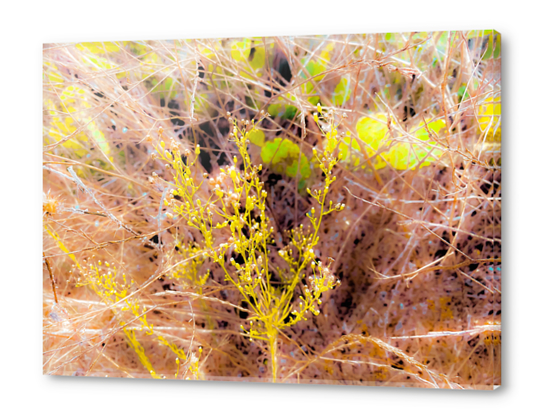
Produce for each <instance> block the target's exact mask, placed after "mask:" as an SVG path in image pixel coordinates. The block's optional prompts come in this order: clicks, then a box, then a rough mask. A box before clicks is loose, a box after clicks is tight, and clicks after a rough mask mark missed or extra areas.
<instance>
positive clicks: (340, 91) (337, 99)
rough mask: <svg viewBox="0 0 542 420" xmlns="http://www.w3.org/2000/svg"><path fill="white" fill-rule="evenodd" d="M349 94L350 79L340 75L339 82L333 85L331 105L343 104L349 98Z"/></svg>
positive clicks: (350, 91) (350, 92)
mask: <svg viewBox="0 0 542 420" xmlns="http://www.w3.org/2000/svg"><path fill="white" fill-rule="evenodd" d="M351 94H352V89H350V79H349V78H347V77H342V78H341V80H340V82H339V83H338V84H337V86H336V87H335V90H334V92H333V97H332V98H331V101H332V102H333V105H336V106H341V105H344V103H345V102H346V101H348V99H350V95H351Z"/></svg>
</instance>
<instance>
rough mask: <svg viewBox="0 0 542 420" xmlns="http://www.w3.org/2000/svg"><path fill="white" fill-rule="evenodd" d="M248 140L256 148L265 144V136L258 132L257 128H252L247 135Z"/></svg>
mask: <svg viewBox="0 0 542 420" xmlns="http://www.w3.org/2000/svg"><path fill="white" fill-rule="evenodd" d="M248 139H249V140H250V142H251V143H252V144H255V145H256V146H260V147H263V144H264V142H265V134H264V132H263V131H262V130H258V129H257V128H253V129H252V130H250V131H249V133H248Z"/></svg>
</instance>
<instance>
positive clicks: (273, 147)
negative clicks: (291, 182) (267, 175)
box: [260, 137, 311, 178]
mask: <svg viewBox="0 0 542 420" xmlns="http://www.w3.org/2000/svg"><path fill="white" fill-rule="evenodd" d="M260 156H261V158H262V161H263V162H264V163H265V164H267V165H269V166H270V167H271V168H272V169H273V170H274V171H276V172H278V173H282V174H286V175H288V176H289V177H292V178H295V177H296V176H297V174H298V173H299V174H300V175H301V177H302V178H308V177H309V176H310V173H311V170H310V164H309V160H308V159H307V156H305V154H303V153H302V152H301V150H300V149H299V146H298V145H297V144H295V143H294V142H292V141H291V140H288V139H282V138H280V137H277V138H275V139H274V140H272V141H268V142H265V144H264V146H263V147H262V150H261V153H260Z"/></svg>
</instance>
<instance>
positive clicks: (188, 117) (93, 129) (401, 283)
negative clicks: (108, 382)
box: [43, 31, 501, 389]
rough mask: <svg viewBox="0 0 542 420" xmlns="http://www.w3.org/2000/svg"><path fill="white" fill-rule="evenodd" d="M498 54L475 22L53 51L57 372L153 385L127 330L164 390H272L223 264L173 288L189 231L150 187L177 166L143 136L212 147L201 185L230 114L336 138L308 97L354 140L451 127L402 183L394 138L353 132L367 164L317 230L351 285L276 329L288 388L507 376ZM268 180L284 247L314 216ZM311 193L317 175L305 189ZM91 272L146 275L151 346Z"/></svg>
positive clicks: (296, 137)
mask: <svg viewBox="0 0 542 420" xmlns="http://www.w3.org/2000/svg"><path fill="white" fill-rule="evenodd" d="M497 41H498V42H497ZM232 48H233V50H232ZM498 49H500V39H498V38H496V33H493V32H484V31H472V32H451V33H448V32H445V33H405V34H389V35H387V34H380V35H341V36H306V37H276V38H254V39H244V40H243V39H223V40H178V41H148V42H113V43H93V44H90V43H89V44H62V45H60V44H48V45H45V46H44V50H43V54H44V79H43V89H44V92H43V95H44V96H43V98H44V103H43V105H44V106H43V109H44V113H43V126H44V153H43V163H44V257H45V258H44V266H43V270H44V271H43V273H44V277H43V278H44V282H43V293H44V294H43V322H44V326H43V331H44V337H43V340H44V341H43V352H44V354H43V371H44V373H46V374H54V375H80V376H106V375H107V376H110V377H112V376H118V377H135V378H144V377H150V376H151V374H150V373H149V371H148V369H146V368H145V367H144V366H143V364H142V362H141V358H140V357H138V354H137V352H136V351H135V350H134V349H133V348H132V347H130V346H129V345H128V343H127V339H126V334H125V333H123V325H122V324H121V322H125V323H126V324H125V328H127V329H128V330H130V331H132V333H133V334H135V335H134V336H135V337H136V339H137V341H138V342H139V343H140V344H141V346H142V349H143V350H142V351H143V352H144V353H145V355H146V356H147V357H148V359H149V360H150V362H151V363H152V366H153V368H154V370H155V373H156V374H157V375H158V376H160V377H163V378H168V379H173V378H175V377H176V378H177V379H203V380H213V379H220V380H254V381H267V380H269V376H270V374H269V370H270V367H269V364H268V360H267V358H268V352H267V349H266V346H265V344H264V343H262V342H249V341H248V340H247V339H246V338H245V337H242V336H241V331H240V330H239V324H240V323H242V322H244V319H246V317H247V311H243V310H242V309H240V308H246V306H243V305H242V300H241V299H240V297H239V295H238V293H237V292H236V291H235V290H234V288H233V287H232V286H231V285H229V284H227V283H225V282H224V279H223V278H221V277H220V275H219V272H218V271H217V270H216V269H215V268H214V267H213V265H212V264H211V263H209V262H208V261H206V262H203V264H202V266H201V267H199V270H200V272H201V273H204V272H205V271H206V270H207V269H208V268H209V269H210V270H211V276H210V278H209V280H208V281H207V283H206V284H205V286H204V287H203V288H202V289H198V287H196V286H195V285H194V284H191V283H190V282H189V281H187V280H186V279H185V278H182V276H181V277H173V276H172V275H171V273H172V271H173V270H172V267H173V266H174V265H175V264H179V263H180V262H181V261H183V257H182V255H180V254H179V253H178V252H177V251H176V250H175V246H176V244H177V242H176V241H177V240H178V239H179V238H183V240H184V241H185V243H189V242H190V240H193V239H192V238H194V235H193V232H191V230H190V229H189V228H187V227H186V226H183V225H182V224H180V223H177V222H172V221H170V220H168V219H166V218H164V217H163V214H164V211H163V205H162V204H161V201H163V194H162V191H163V189H162V187H161V184H160V183H149V176H150V175H151V174H152V173H153V172H155V173H157V174H158V175H160V176H166V174H167V169H166V168H165V167H164V166H163V165H162V164H161V163H160V162H158V161H155V160H153V159H152V158H151V153H152V152H153V146H152V144H151V143H149V142H148V141H146V140H145V138H146V137H147V136H151V137H152V138H158V132H159V129H160V127H162V128H163V130H164V134H163V136H164V138H165V139H167V142H168V145H170V144H172V143H179V144H180V147H182V149H185V148H186V149H189V150H193V148H194V146H195V144H199V145H200V147H201V150H202V154H201V155H200V156H201V159H200V163H199V165H200V168H199V172H198V174H200V175H201V173H202V172H204V171H207V172H209V173H210V174H211V176H213V174H216V173H218V171H219V167H220V166H224V165H231V164H232V163H233V156H234V155H235V148H234V147H233V146H232V144H231V142H228V141H227V135H228V133H229V131H230V124H229V123H228V120H227V116H226V112H231V114H232V115H233V116H235V117H236V118H239V119H241V118H253V117H254V115H256V113H257V112H259V111H260V110H264V111H268V112H271V111H270V106H273V105H274V104H275V105H277V104H278V105H279V107H281V106H282V107H284V108H282V111H283V113H282V115H276V116H273V115H270V116H268V117H267V118H266V119H265V121H264V122H263V123H262V126H261V129H262V130H263V131H264V133H265V137H266V140H272V139H273V138H275V137H280V138H288V139H290V140H291V141H293V142H294V143H296V144H298V145H299V146H300V150H301V151H302V152H303V153H304V154H306V155H307V156H309V157H310V156H311V149H312V148H313V147H317V148H321V147H322V142H323V140H322V135H321V133H320V132H319V130H318V129H317V127H316V125H315V124H314V121H313V119H312V113H314V112H315V111H316V106H315V103H314V100H311V98H313V97H314V96H316V95H317V96H318V97H319V102H320V103H321V104H322V105H323V106H324V107H326V108H327V109H332V110H334V111H335V112H336V113H337V114H339V115H342V114H343V113H344V114H345V117H344V118H342V122H341V127H342V129H343V130H344V131H345V132H351V133H353V136H356V135H357V134H358V131H357V130H356V124H357V122H358V121H359V120H360V119H361V118H364V117H369V118H371V117H374V116H375V115H380V116H383V117H381V118H383V120H384V122H385V123H386V124H387V126H388V127H389V136H390V139H391V140H392V143H391V144H399V143H404V144H415V143H416V142H417V141H419V139H417V138H416V137H415V136H412V134H410V133H411V132H412V129H413V128H415V127H418V126H419V124H420V123H422V122H423V121H424V119H425V120H426V121H428V122H429V121H430V120H431V119H435V118H436V119H441V120H442V121H445V123H446V128H445V129H444V130H441V131H440V133H435V134H438V136H437V141H436V150H439V151H440V152H439V153H434V154H433V155H434V156H436V158H434V159H433V161H431V162H430V164H429V165H424V166H422V165H418V166H416V167H415V168H413V169H408V170H404V169H397V168H395V167H393V166H392V165H391V164H388V165H386V166H385V167H381V168H378V169H377V168H376V167H377V166H378V162H380V161H379V159H381V157H382V156H384V157H385V156H386V155H385V153H386V151H388V149H387V147H389V145H383V146H382V149H380V150H377V151H376V152H375V151H374V150H371V148H370V147H369V146H368V145H367V144H366V143H367V142H364V138H363V137H362V136H361V138H360V136H359V135H358V136H357V140H358V141H359V144H360V145H361V148H360V150H352V149H351V150H350V153H351V157H352V160H355V162H356V163H358V165H352V162H346V161H344V162H341V164H340V169H339V171H338V172H337V178H338V181H337V182H336V183H335V184H333V190H332V191H331V195H332V199H333V201H334V202H343V203H345V204H346V206H347V207H346V209H345V210H344V211H343V212H341V213H339V214H338V215H332V216H330V217H329V218H327V219H325V222H324V226H323V231H322V233H321V245H320V249H319V252H320V254H319V255H318V256H319V257H320V258H321V259H322V260H323V261H328V260H329V258H331V259H332V260H329V261H332V269H333V272H334V274H335V275H336V276H337V277H338V278H340V279H341V281H342V285H341V287H339V288H337V289H335V290H333V291H331V292H328V293H327V294H326V295H325V296H324V297H323V299H322V300H323V303H322V306H321V312H322V314H321V315H320V316H318V317H309V319H308V320H307V321H304V322H301V323H299V324H297V325H295V326H294V327H292V328H290V329H286V330H283V331H282V334H281V336H280V345H279V361H280V363H279V374H278V376H279V381H281V382H303V383H307V382H310V383H334V384H359V385H388V386H400V385H405V386H418V387H439V388H476V389H492V388H493V386H494V385H499V384H500V371H501V368H500V347H501V344H500V302H501V292H500V253H501V252H500V243H501V242H500V219H501V217H500V216H501V214H500V195H501V194H500V54H499V52H498ZM232 51H233V52H232ZM236 54H237V55H236ZM258 54H261V56H260V55H258ZM262 56H263V57H264V59H262V60H263V65H262V66H261V67H259V64H256V61H255V60H257V59H259V58H258V57H262ZM311 60H312V61H313V62H315V63H319V65H320V66H317V70H316V71H315V72H314V74H311V73H310V71H309V70H308V68H309V66H307V63H309V62H311ZM342 78H345V79H346V80H348V83H349V84H348V89H347V90H349V92H350V93H349V95H347V99H346V100H343V101H341V100H337V95H336V94H335V95H334V92H336V86H337V85H338V83H339V82H340V80H342ZM308 83H310V84H312V86H313V87H314V90H313V91H311V90H310V88H308V87H307V86H308ZM488 105H492V106H491V107H490V108H489V112H488ZM287 106H289V107H290V108H286V107H287ZM287 109H290V110H292V111H291V115H287ZM497 109H498V111H497ZM271 110H272V109H271ZM251 150H252V151H254V158H255V160H258V159H259V154H258V149H257V148H256V147H252V149H251ZM260 161H261V160H260ZM260 161H258V162H260ZM69 168H70V169H69ZM200 175H198V176H200ZM262 179H263V180H264V182H265V183H266V188H267V190H268V191H269V197H270V198H269V203H268V204H269V207H270V209H271V212H272V214H273V220H274V223H275V225H276V228H275V230H276V231H277V232H278V233H279V234H278V235H277V238H278V239H277V242H279V243H280V240H281V239H282V238H283V234H284V232H285V231H286V230H287V229H291V228H293V227H295V226H297V225H299V224H300V223H304V222H305V223H307V222H306V216H305V213H306V212H307V210H308V209H310V207H311V205H312V204H311V202H310V200H309V199H308V198H307V196H306V195H303V194H302V193H300V191H301V189H300V188H298V186H299V182H300V179H299V175H298V176H297V177H295V178H291V177H288V176H286V175H284V174H279V173H277V171H276V170H274V169H273V168H270V167H264V171H263V175H262ZM317 181H318V175H317V174H316V172H315V171H313V172H312V173H311V176H310V177H309V178H308V179H306V180H305V182H306V183H307V185H309V186H310V185H311V183H315V182H317ZM283 240H284V241H286V240H287V239H286V237H285V236H284V238H283ZM98 260H100V261H102V263H103V266H104V267H105V262H106V261H107V262H108V263H109V264H110V265H111V267H112V266H113V265H114V266H115V267H116V268H117V271H118V273H119V275H122V274H125V275H126V278H127V279H129V280H130V281H131V280H133V285H132V286H131V287H130V288H129V289H128V290H129V292H128V296H129V298H130V299H131V300H132V302H138V303H139V304H140V307H141V312H140V315H141V314H143V313H144V312H145V314H146V317H147V320H148V323H149V324H152V325H153V326H154V331H155V334H153V335H149V334H146V332H145V331H142V330H140V328H141V320H140V318H138V317H137V316H134V315H133V314H132V313H131V312H130V311H125V312H123V311H120V307H121V306H122V305H123V304H125V303H126V302H120V303H119V304H117V305H116V306H112V305H111V304H110V303H109V302H108V301H107V300H106V299H104V298H103V296H102V297H100V296H99V295H98V294H97V293H96V291H95V290H94V289H93V287H91V286H90V285H89V280H88V279H86V278H85V276H86V275H85V274H84V273H85V269H86V267H88V266H89V265H90V264H91V263H93V261H94V262H96V261H98ZM177 266H178V265H177ZM78 267H80V268H78ZM105 271H108V269H105ZM157 335H161V336H162V337H165V338H166V339H167V340H168V341H169V342H170V343H174V344H175V345H176V346H177V347H178V348H180V349H183V351H184V352H186V354H188V357H187V360H186V362H183V363H180V364H178V363H177V362H176V358H177V356H176V354H175V353H174V352H173V351H171V349H170V348H168V347H167V346H164V345H163V344H161V343H160V342H159V340H157ZM200 348H201V352H200V351H199V349H200Z"/></svg>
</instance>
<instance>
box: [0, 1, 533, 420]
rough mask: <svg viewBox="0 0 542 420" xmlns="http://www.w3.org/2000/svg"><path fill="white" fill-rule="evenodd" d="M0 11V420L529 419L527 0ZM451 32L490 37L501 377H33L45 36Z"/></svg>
mask: <svg viewBox="0 0 542 420" xmlns="http://www.w3.org/2000/svg"><path fill="white" fill-rule="evenodd" d="M0 16H1V19H0V31H1V32H0V34H1V38H0V41H1V44H0V72H1V78H0V153H2V155H1V164H0V171H1V173H0V176H1V178H0V179H1V193H0V204H1V205H0V211H1V212H2V213H1V217H0V247H1V249H0V282H1V283H0V285H1V286H0V293H1V295H0V388H1V390H0V412H1V413H2V417H3V418H5V419H12V418H25V419H26V418H45V419H64V418H78V419H87V418H93V419H95V418H99V419H108V418H120V417H121V416H122V418H124V419H128V418H131V419H139V418H144V417H150V416H152V417H155V418H160V419H165V418H189V417H190V418H196V417H197V418H214V417H216V418H238V419H242V418H258V419H259V418H277V417H278V418H294V419H311V420H312V419H321V418H334V419H335V418H337V419H341V420H342V419H345V418H375V417H378V418H381V419H388V418H389V419H403V418H406V419H410V418H412V419H419V418H438V419H439V420H440V419H458V418H461V419H474V418H477V419H481V418H492V419H493V418H496V419H500V418H510V417H516V418H529V419H530V418H540V417H539V416H540V413H541V409H540V407H541V406H540V400H541V399H542V396H541V394H540V390H541V386H540V377H539V376H538V375H539V373H540V370H541V367H542V363H541V360H539V357H540V353H541V350H540V349H541V348H542V347H541V338H540V337H541V336H542V332H541V331H540V329H541V325H540V322H539V321H540V308H542V305H541V303H540V298H541V297H542V295H541V293H540V292H541V287H540V283H541V280H542V278H541V270H540V267H541V264H540V263H541V261H542V256H541V255H540V254H541V252H540V251H541V250H542V246H541V244H540V238H541V235H540V234H541V229H540V214H541V211H540V210H541V208H542V207H541V203H540V199H539V197H540V194H539V188H540V178H539V177H540V174H541V170H540V169H541V167H542V164H541V162H542V161H541V159H542V155H541V152H542V150H541V138H540V137H541V136H540V133H541V125H540V121H541V120H542V118H541V117H540V114H541V107H540V104H541V102H542V101H541V99H542V97H541V89H540V84H541V82H542V67H541V59H540V57H541V52H540V50H541V47H542V40H541V37H540V35H541V29H540V20H539V19H540V11H539V10H536V2H534V1H532V2H527V1H517V0H516V1H507V2H505V1H499V0H496V1H479V0H466V1H465V0H449V1H446V2H439V1H436V0H433V1H419V0H401V1H396V0H374V1H372V2H366V1H360V0H357V1H351V2H347V1H342V0H341V1H339V0H324V1H303V2H294V1H284V0H280V1H277V0H268V1H265V2H264V1H258V0H253V1H246V2H239V1H216V0H213V1H200V2H196V1H192V2H189V3H188V2H185V1H175V2H162V1H155V0H152V1H145V2H143V1H136V0H133V1H123V2H113V1H112V0H109V1H102V0H93V1H84V2H77V1H69V2H68V1H64V2H60V1H54V0H53V1H48V0H42V1H39V2H37V1H36V2H33V3H32V2H29V1H26V2H15V1H10V2H9V3H8V2H3V4H2V9H1V12H0ZM455 29H461V30H466V29H496V30H498V31H500V32H501V33H502V55H503V57H504V61H503V88H504V89H503V95H502V97H503V100H504V102H503V120H504V123H503V151H504V153H503V163H504V170H503V173H504V194H503V196H504V211H503V216H504V224H503V237H504V252H503V259H504V264H503V274H504V285H503V292H504V293H503V296H504V299H503V316H504V318H503V328H504V332H503V345H504V348H503V384H504V386H502V387H501V388H500V389H499V390H497V391H493V392H460V391H459V392H458V391H441V390H412V389H409V390H404V389H393V388H391V389H374V388H368V387H339V386H334V387H332V386H314V385H313V386H309V385H304V386H291V385H290V386H288V385H282V386H273V385H270V384H235V383H190V382H186V383H179V382H162V381H155V382H151V381H142V380H137V381H135V380H108V379H92V378H90V379H81V378H56V377H53V378H51V377H45V376H42V375H41V362H42V356H41V341H42V339H41V319H42V313H41V275H42V267H41V257H40V255H41V232H42V229H41V170H40V168H41V163H40V162H41V147H42V146H41V145H42V139H41V109H42V105H41V77H42V76H41V71H42V67H41V44H42V43H44V42H64V41H66V42H71V41H108V40H126V39H171V38H196V37H226V36H258V35H303V34H305V35H307V34H326V33H367V32H396V31H413V30H423V31H427V30H455ZM537 267H538V268H537ZM537 412H538V414H536V413H537Z"/></svg>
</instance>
